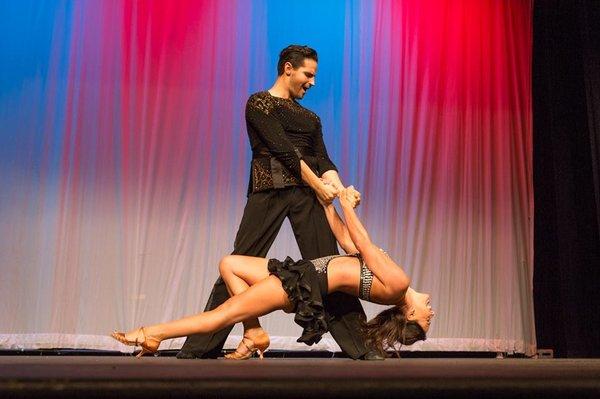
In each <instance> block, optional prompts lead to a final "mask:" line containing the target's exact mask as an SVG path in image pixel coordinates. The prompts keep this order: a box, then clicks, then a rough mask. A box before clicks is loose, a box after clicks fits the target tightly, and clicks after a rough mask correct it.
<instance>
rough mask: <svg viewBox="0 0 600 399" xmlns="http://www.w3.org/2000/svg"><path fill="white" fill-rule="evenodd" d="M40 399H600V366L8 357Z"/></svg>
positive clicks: (6, 378)
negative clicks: (572, 398) (171, 398)
mask: <svg viewBox="0 0 600 399" xmlns="http://www.w3.org/2000/svg"><path fill="white" fill-rule="evenodd" d="M417 395H418V396H417ZM474 395H477V396H474ZM40 396H43V397H85V398H99V397H103V398H104V397H117V396H118V397H126V398H132V397H140V398H141V397H143V398H158V397H207V398H212V397H214V398H217V397H218V398H253V397H260V398H321V397H322V398H332V397H335V398H371V397H372V398H405V397H406V398H409V397H410V398H413V399H414V398H426V397H436V398H440V397H477V398H484V397H494V398H496V397H504V398H509V397H510V398H533V397H543V398H544V399H547V398H566V397H577V398H581V397H586V398H598V397H600V359H544V360H541V359H387V360H385V361H370V362H368V361H354V360H350V359H277V358H267V359H264V360H258V359H252V360H249V361H241V362H240V361H237V362H236V361H227V360H222V359H219V360H178V359H175V358H172V357H168V358H167V357H144V358H142V359H135V358H133V357H129V356H0V397H1V398H23V397H40Z"/></svg>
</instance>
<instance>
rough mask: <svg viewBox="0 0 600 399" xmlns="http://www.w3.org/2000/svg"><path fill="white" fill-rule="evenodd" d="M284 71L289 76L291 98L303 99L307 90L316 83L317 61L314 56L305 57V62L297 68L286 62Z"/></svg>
mask: <svg viewBox="0 0 600 399" xmlns="http://www.w3.org/2000/svg"><path fill="white" fill-rule="evenodd" d="M284 73H285V74H286V75H288V77H289V80H288V90H289V91H290V98H294V99H301V98H303V97H304V94H306V92H307V90H308V89H310V88H311V87H312V86H314V85H315V76H316V75H317V62H316V61H315V60H313V59H312V58H305V59H304V63H303V64H302V65H301V66H299V67H298V68H297V69H294V68H293V67H292V64H290V63H286V64H285V72H284Z"/></svg>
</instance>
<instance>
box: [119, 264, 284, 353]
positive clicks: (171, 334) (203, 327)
mask: <svg viewBox="0 0 600 399" xmlns="http://www.w3.org/2000/svg"><path fill="white" fill-rule="evenodd" d="M289 305H290V303H289V301H288V298H287V294H286V293H285V291H284V289H283V287H282V286H281V281H280V280H279V279H278V278H277V277H275V276H269V277H267V278H266V279H263V280H261V281H260V282H258V283H256V284H254V285H252V286H250V287H249V288H248V289H247V290H246V291H244V292H242V293H241V294H238V295H235V296H233V297H231V298H229V299H228V300H227V301H225V303H223V304H222V305H221V306H219V307H217V308H216V309H214V310H211V311H208V312H203V313H200V314H197V315H195V316H189V317H184V318H183V319H179V320H175V321H171V322H168V323H162V324H155V325H152V326H147V327H145V329H144V330H145V334H146V337H150V338H151V339H152V338H153V339H157V340H160V341H162V340H164V339H169V338H177V337H184V336H187V335H191V334H204V333H209V332H214V331H218V330H220V329H222V328H224V327H226V326H229V325H232V324H235V323H238V322H240V321H243V320H247V319H250V318H257V317H259V316H263V315H265V314H268V313H271V312H273V311H275V310H279V309H284V308H286V307H288V306H289ZM125 339H127V340H128V341H131V342H134V341H136V340H138V342H141V341H142V340H143V339H144V337H141V336H140V330H133V331H130V332H128V333H126V334H125Z"/></svg>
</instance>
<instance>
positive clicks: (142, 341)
mask: <svg viewBox="0 0 600 399" xmlns="http://www.w3.org/2000/svg"><path fill="white" fill-rule="evenodd" d="M110 336H111V337H113V338H114V339H116V340H117V341H119V342H121V343H122V344H125V345H129V346H140V347H141V348H142V351H141V352H140V353H138V355H137V356H136V357H142V356H144V354H145V353H154V352H156V351H157V350H158V347H159V346H160V341H161V340H160V339H158V338H155V337H153V336H151V335H146V330H145V329H144V327H140V328H138V329H136V330H132V331H129V332H127V333H122V332H117V331H114V332H113V333H112V334H110Z"/></svg>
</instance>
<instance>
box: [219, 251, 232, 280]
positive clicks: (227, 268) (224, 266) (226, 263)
mask: <svg viewBox="0 0 600 399" xmlns="http://www.w3.org/2000/svg"><path fill="white" fill-rule="evenodd" d="M233 264H234V260H233V255H226V256H224V257H223V258H221V261H220V262H219V273H220V274H221V276H224V275H225V274H227V273H230V272H232V270H233Z"/></svg>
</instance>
